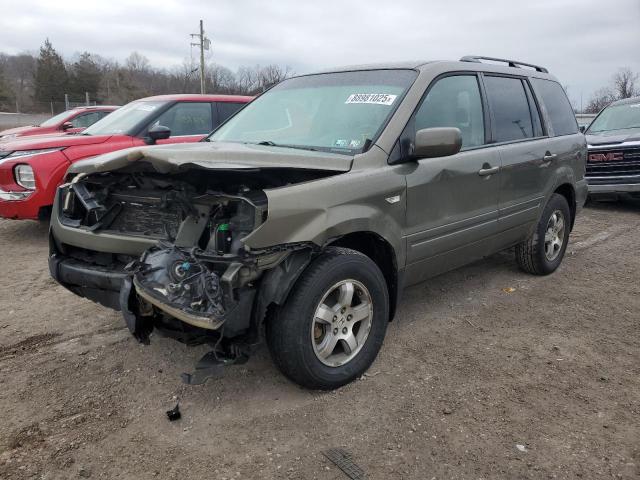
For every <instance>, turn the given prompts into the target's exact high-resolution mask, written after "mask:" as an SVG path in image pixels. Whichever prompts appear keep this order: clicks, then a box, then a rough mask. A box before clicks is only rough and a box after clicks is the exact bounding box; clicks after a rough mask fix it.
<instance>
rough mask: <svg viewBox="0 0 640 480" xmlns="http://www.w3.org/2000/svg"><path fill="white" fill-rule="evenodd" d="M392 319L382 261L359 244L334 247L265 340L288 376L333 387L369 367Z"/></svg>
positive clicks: (312, 270) (312, 384)
mask: <svg viewBox="0 0 640 480" xmlns="http://www.w3.org/2000/svg"><path fill="white" fill-rule="evenodd" d="M388 323H389V294H388V289H387V284H386V281H385V279H384V276H383V275H382V272H381V271H380V269H379V268H378V266H377V265H376V264H375V263H374V262H373V261H372V260H371V259H369V258H368V257H367V256H365V255H363V254H361V253H360V252H357V251H355V250H350V249H346V248H335V247H330V248H327V249H326V251H325V252H324V253H323V254H321V255H320V256H319V257H318V258H317V259H316V260H314V262H313V263H312V264H311V265H310V266H309V267H308V268H307V269H306V270H305V271H304V272H303V274H302V275H301V277H300V278H299V279H298V281H297V283H296V285H295V286H294V289H293V291H292V292H291V293H290V295H289V298H288V300H287V302H286V304H285V305H284V307H283V308H282V309H281V310H280V311H278V312H277V313H276V315H275V318H273V319H272V320H271V321H270V322H269V324H268V325H267V342H268V345H269V350H270V352H271V355H272V357H273V359H274V361H275V363H276V365H277V366H278V368H279V369H280V370H281V371H282V373H284V374H285V375H286V376H287V377H288V378H290V379H291V380H293V381H294V382H296V383H298V384H300V385H302V386H303V387H307V388H311V389H321V390H331V389H334V388H338V387H340V386H342V385H345V384H347V383H349V382H351V381H352V380H354V379H356V378H357V377H359V376H361V375H362V374H363V373H364V372H365V371H366V370H367V369H368V368H369V366H370V365H371V364H372V363H373V361H374V360H375V358H376V356H377V354H378V351H379V350H380V347H381V346H382V342H383V340H384V335H385V332H386V329H387V324H388Z"/></svg>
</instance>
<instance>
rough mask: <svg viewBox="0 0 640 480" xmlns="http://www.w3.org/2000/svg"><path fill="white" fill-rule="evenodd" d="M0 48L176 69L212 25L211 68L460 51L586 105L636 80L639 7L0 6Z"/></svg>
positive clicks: (155, 1) (627, 0)
mask: <svg viewBox="0 0 640 480" xmlns="http://www.w3.org/2000/svg"><path fill="white" fill-rule="evenodd" d="M0 12H2V15H1V16H0V51H2V52H5V53H10V54H15V53H20V52H23V51H31V52H37V50H38V48H39V47H40V45H41V44H42V43H43V41H44V39H45V38H47V37H48V38H49V39H50V40H51V42H52V43H53V45H54V47H55V48H56V49H57V50H58V51H59V52H60V53H62V55H63V56H65V58H72V57H73V56H74V55H76V54H77V53H79V52H82V51H85V50H86V51H89V52H92V53H97V54H99V55H101V56H103V57H105V58H109V59H113V60H118V61H122V60H124V59H125V58H126V57H127V56H128V55H129V54H130V53H131V52H132V51H134V50H135V51H138V52H140V53H141V54H143V55H145V56H146V57H147V58H148V59H149V60H150V62H151V64H152V65H154V66H157V67H167V68H170V67H172V66H176V65H180V64H182V63H183V62H184V61H185V60H188V59H189V58H190V56H191V55H194V57H195V56H196V55H197V50H196V49H193V51H192V48H191V47H190V45H189V44H190V41H191V40H190V37H189V34H190V33H195V32H197V30H198V22H199V20H200V19H203V20H204V24H205V31H206V34H207V36H208V37H209V38H210V39H211V41H212V49H211V50H210V51H209V52H208V53H207V57H208V59H209V60H210V61H214V62H215V63H218V64H221V65H224V66H226V67H229V68H231V69H232V70H235V69H236V68H237V67H239V66H241V65H256V64H261V65H266V64H270V63H276V64H280V65H283V66H284V65H288V66H290V67H291V68H292V69H293V71H294V72H295V73H306V72H310V71H314V70H319V69H323V68H328V67H335V66H340V65H352V64H362V63H370V62H385V61H401V60H439V59H445V60H452V59H458V58H460V57H461V56H463V55H469V54H473V55H486V56H493V57H501V58H513V59H516V60H521V61H524V62H528V63H535V64H539V65H543V66H545V67H547V68H548V69H549V71H550V72H551V73H552V74H554V75H556V76H557V77H558V78H559V80H560V81H561V83H562V84H563V85H566V86H568V91H569V96H570V98H571V99H572V101H573V102H574V103H575V104H576V106H578V107H579V106H580V102H581V99H582V102H583V103H584V104H585V105H586V103H587V101H588V98H589V97H590V96H591V94H592V93H593V92H594V91H595V90H596V89H598V88H600V87H602V86H604V85H606V84H607V83H608V82H609V80H610V78H611V76H612V75H613V74H614V73H615V72H616V71H617V70H618V68H619V67H623V66H628V67H630V68H632V69H633V70H635V71H637V72H640V0H606V1H605V0H529V1H524V0H477V1H473V0H392V1H384V2H380V1H378V2H374V1H371V0H369V1H366V0H342V1H336V0H320V1H318V0H316V1H313V2H311V1H306V0H272V1H264V0H215V1H200V0H182V1H175V0H162V1H159V0H108V1H95V0H83V1H75V0H64V1H52V0H47V1H45V0H20V1H17V0H0Z"/></svg>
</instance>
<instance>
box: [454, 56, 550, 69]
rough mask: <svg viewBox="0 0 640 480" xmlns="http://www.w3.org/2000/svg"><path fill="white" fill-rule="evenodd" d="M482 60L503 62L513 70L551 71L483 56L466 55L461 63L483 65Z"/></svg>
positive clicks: (514, 61)
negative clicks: (527, 68)
mask: <svg viewBox="0 0 640 480" xmlns="http://www.w3.org/2000/svg"><path fill="white" fill-rule="evenodd" d="M481 60H489V61H491V62H503V63H506V64H508V66H510V67H513V68H520V67H530V68H533V69H535V70H536V71H537V72H542V73H549V70H547V69H546V68H544V67H540V66H538V65H533V64H531V63H524V62H518V61H516V60H508V59H505V58H494V57H482V56H478V55H466V56H464V57H462V58H461V59H460V61H461V62H474V63H482V62H481Z"/></svg>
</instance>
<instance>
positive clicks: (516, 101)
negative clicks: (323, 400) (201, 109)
mask: <svg viewBox="0 0 640 480" xmlns="http://www.w3.org/2000/svg"><path fill="white" fill-rule="evenodd" d="M586 151H587V150H586V142H585V138H584V136H583V135H582V134H581V133H579V131H578V126H577V124H576V120H575V117H574V114H573V112H572V109H571V106H570V105H569V101H568V100H567V98H566V95H565V93H564V91H563V90H562V87H561V86H560V84H559V83H558V82H557V80H556V79H555V78H554V77H553V76H551V75H549V74H548V73H547V70H546V69H544V68H542V67H538V66H535V65H529V64H524V63H522V62H516V61H512V60H500V59H494V58H487V57H464V58H462V59H461V60H460V61H453V62H452V61H436V62H421V63H417V62H414V63H402V64H388V65H374V66H361V67H352V68H341V69H336V70H331V71H327V72H322V73H317V74H311V75H302V76H298V77H294V78H290V79H287V80H285V81H283V82H281V83H280V84H278V85H277V86H275V87H273V88H272V89H271V90H269V91H267V92H266V93H264V94H263V95H261V96H260V97H258V98H257V99H256V100H254V101H253V102H252V103H250V104H249V105H247V106H246V107H244V108H243V109H242V110H241V111H240V112H239V113H237V114H236V115H235V116H233V117H232V118H231V119H230V120H228V121H227V122H226V123H225V124H224V125H222V126H221V127H220V128H218V129H217V130H216V131H215V132H214V133H213V134H211V135H210V136H209V137H208V138H206V139H205V140H204V141H203V142H201V143H197V144H190V145H166V146H157V147H145V148H134V149H129V150H124V151H119V152H114V153H110V154H106V155H102V156H99V157H96V158H93V159H91V160H86V161H82V162H78V163H76V164H74V165H72V167H71V168H70V170H69V172H68V175H67V179H66V183H65V184H64V185H62V186H61V187H60V188H59V190H58V192H57V196H56V199H55V205H54V209H53V215H52V219H51V242H50V243H51V254H50V258H49V265H50V270H51V274H52V275H53V277H54V278H55V279H56V280H57V281H58V282H59V283H60V284H62V285H64V286H65V287H66V288H68V289H69V290H71V291H72V292H74V293H76V294H78V295H82V296H84V297H86V298H88V299H91V300H94V301H96V302H99V303H101V304H103V305H105V306H107V307H111V308H114V309H117V310H121V311H122V313H123V316H124V318H125V321H126V323H127V325H128V327H129V328H130V330H131V332H132V333H133V334H134V335H135V336H136V338H138V339H139V340H140V341H142V342H148V341H149V335H150V334H151V332H152V331H154V330H156V331H158V332H159V333H160V334H164V335H167V336H170V337H172V338H175V339H177V340H179V341H182V342H185V343H187V344H203V343H204V344H209V345H211V346H213V350H212V351H211V352H210V354H207V355H205V357H203V359H202V360H201V361H200V362H199V363H198V365H197V366H196V371H195V373H194V374H193V375H185V377H184V379H185V381H187V382H188V383H199V382H201V381H203V380H204V379H205V378H206V377H207V375H209V374H211V373H212V372H214V371H215V369H216V368H217V367H218V365H228V364H233V363H235V362H241V361H246V359H247V358H248V356H249V354H250V353H251V352H252V351H253V350H254V348H255V346H256V345H258V344H259V343H260V341H261V340H263V339H266V342H267V344H268V346H269V349H270V351H271V353H272V356H273V359H274V361H275V362H276V364H277V365H278V366H279V368H280V369H281V370H282V371H283V372H284V374H285V375H287V376H288V377H289V378H290V379H292V380H294V381H296V382H298V383H299V384H301V385H303V386H305V387H308V388H319V389H331V388H336V387H339V386H341V385H344V384H345V383H347V382H350V381H352V380H353V379H355V378H356V377H358V376H360V375H362V373H363V372H364V371H365V370H366V369H367V368H368V367H369V366H370V365H371V363H372V362H373V361H374V359H375V357H376V355H377V354H378V351H379V350H380V348H381V346H382V343H383V339H384V336H385V331H386V328H387V324H388V322H389V321H390V320H392V319H393V317H394V313H395V311H396V306H397V304H398V302H399V300H400V297H401V292H402V290H403V288H405V287H406V286H408V285H413V284H416V283H418V282H422V281H424V280H426V279H428V278H431V277H434V276H436V275H438V274H440V273H442V272H445V271H448V270H451V269H454V268H457V267H459V266H461V265H464V264H467V263H469V262H472V261H474V260H477V259H480V258H482V257H485V256H487V255H491V254H493V253H495V252H498V251H500V250H504V249H507V248H509V247H515V257H516V260H517V262H518V264H519V265H520V267H521V268H522V269H523V270H525V271H527V272H529V273H532V274H537V275H545V274H550V273H552V272H553V271H554V270H556V269H557V268H558V266H559V265H560V262H561V261H562V258H563V256H564V252H565V249H566V247H567V243H568V240H569V233H570V231H571V229H572V227H573V224H574V220H575V218H576V213H577V212H578V211H579V210H580V208H581V207H582V205H583V204H584V201H585V199H586V195H587V183H586V181H585V179H584V172H585V157H586Z"/></svg>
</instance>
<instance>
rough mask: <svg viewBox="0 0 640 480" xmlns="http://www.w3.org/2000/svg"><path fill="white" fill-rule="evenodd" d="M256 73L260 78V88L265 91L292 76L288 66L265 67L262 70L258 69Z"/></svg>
mask: <svg viewBox="0 0 640 480" xmlns="http://www.w3.org/2000/svg"><path fill="white" fill-rule="evenodd" d="M258 72H259V77H260V86H261V87H262V89H265V90H266V89H267V88H270V87H272V86H273V85H275V84H276V83H280V82H281V81H282V80H284V79H286V78H287V77H290V76H291V75H292V73H291V67H289V66H288V65H287V66H285V67H284V68H283V67H281V66H280V65H267V66H266V67H263V68H260V67H258Z"/></svg>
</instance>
